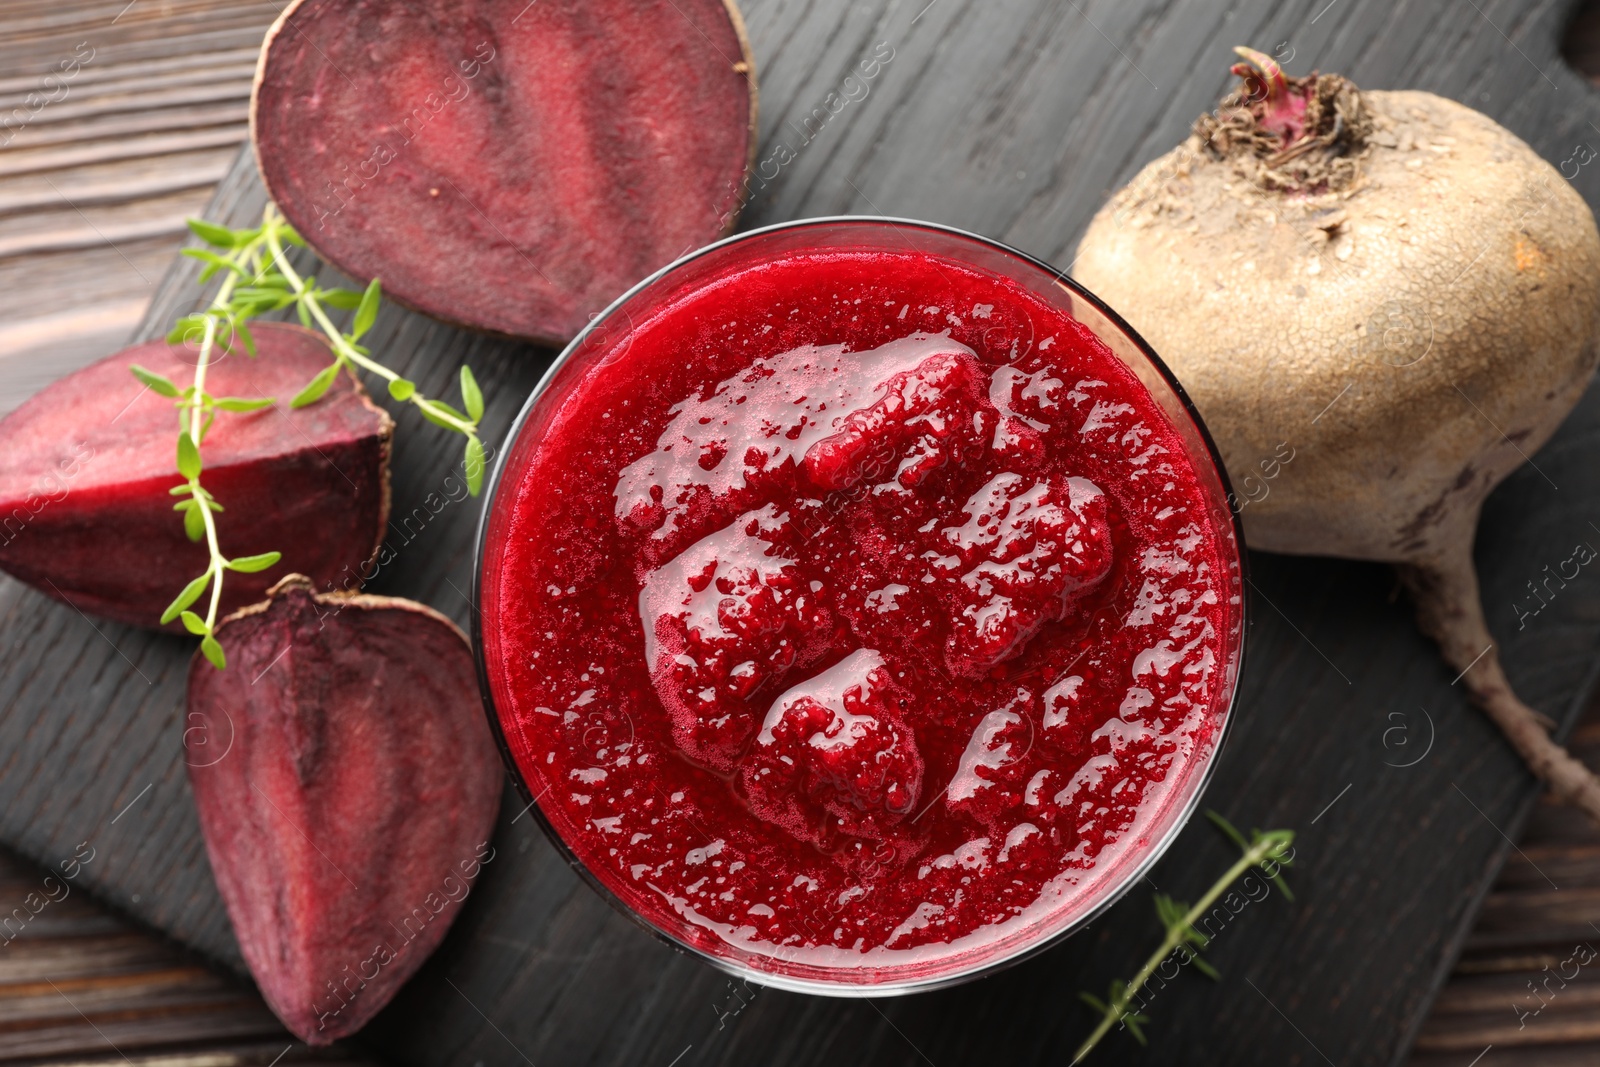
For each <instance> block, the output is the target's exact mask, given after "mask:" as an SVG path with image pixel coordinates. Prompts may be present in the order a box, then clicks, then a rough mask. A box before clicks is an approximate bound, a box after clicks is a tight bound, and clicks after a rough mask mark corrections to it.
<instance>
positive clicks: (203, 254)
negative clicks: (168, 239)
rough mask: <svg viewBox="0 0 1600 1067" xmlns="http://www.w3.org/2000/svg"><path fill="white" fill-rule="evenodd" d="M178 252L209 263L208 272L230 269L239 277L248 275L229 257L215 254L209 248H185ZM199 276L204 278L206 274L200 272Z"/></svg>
mask: <svg viewBox="0 0 1600 1067" xmlns="http://www.w3.org/2000/svg"><path fill="white" fill-rule="evenodd" d="M180 254H181V255H185V256H188V257H189V258H191V259H198V260H200V261H201V262H202V263H209V264H211V267H210V273H212V274H214V273H216V272H217V271H219V270H231V271H233V272H234V273H235V274H237V275H238V276H239V277H241V278H244V277H248V275H246V274H245V272H244V268H243V267H241V266H239V264H237V263H235V262H233V260H231V259H225V258H223V257H222V256H219V255H217V254H216V253H215V252H213V251H211V250H210V249H209V248H185V249H183V251H182V252H181V253H180ZM201 277H202V278H204V277H207V275H205V274H202V275H201Z"/></svg>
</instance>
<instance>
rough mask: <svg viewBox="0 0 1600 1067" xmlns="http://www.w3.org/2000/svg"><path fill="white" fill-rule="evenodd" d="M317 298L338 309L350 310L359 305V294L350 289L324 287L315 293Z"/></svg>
mask: <svg viewBox="0 0 1600 1067" xmlns="http://www.w3.org/2000/svg"><path fill="white" fill-rule="evenodd" d="M317 299H319V300H321V301H322V302H323V303H324V304H327V305H328V306H329V307H331V308H338V309H339V310H340V311H351V310H354V309H355V308H358V307H360V306H361V294H360V293H357V292H354V291H353V290H350V289H324V290H322V292H320V293H318V294H317Z"/></svg>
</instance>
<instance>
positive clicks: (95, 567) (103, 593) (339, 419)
mask: <svg viewBox="0 0 1600 1067" xmlns="http://www.w3.org/2000/svg"><path fill="white" fill-rule="evenodd" d="M252 333H253V335H254V337H255V341H256V346H257V351H258V355H257V356H256V358H254V359H252V358H250V357H248V356H245V355H243V354H229V355H224V356H223V357H221V358H220V359H219V360H217V361H216V362H214V363H213V364H212V365H211V367H210V368H209V370H208V371H207V378H206V391H207V392H209V393H210V394H211V395H212V396H216V397H223V396H242V397H268V396H270V397H276V398H277V400H278V403H277V404H276V405H274V406H273V407H271V408H267V409H264V410H262V411H257V412H251V413H233V412H219V413H218V414H217V418H216V422H215V423H213V424H212V426H211V430H210V432H209V433H207V435H206V439H205V444H204V448H203V458H204V461H205V473H204V474H203V476H202V483H203V484H204V485H205V486H206V488H207V489H208V490H210V491H211V493H212V494H213V495H214V496H215V497H216V498H217V501H218V502H219V503H221V504H222V506H223V507H224V509H225V510H224V511H223V512H222V513H221V514H219V515H218V516H217V517H216V518H217V528H218V535H219V538H220V541H221V545H222V550H223V551H224V552H226V553H227V554H228V556H229V557H230V558H237V557H239V556H248V555H254V554H256V553H260V552H271V551H277V552H282V553H283V560H282V562H281V563H280V564H279V566H277V567H274V568H271V569H269V570H268V571H266V572H263V573H257V574H237V573H230V574H229V575H228V577H227V581H226V582H225V583H224V586H223V597H222V604H223V609H224V611H232V610H234V609H236V608H238V607H242V606H243V605H245V604H249V603H252V602H254V601H257V600H260V599H261V597H262V596H263V595H264V594H265V592H266V590H267V588H268V587H269V586H271V585H272V584H273V583H274V582H275V581H277V580H278V579H279V578H280V577H282V576H283V574H285V573H286V572H288V571H290V570H296V571H300V572H301V573H304V574H307V575H309V576H310V577H311V578H312V579H313V580H314V581H315V582H317V584H318V586H319V587H323V588H328V587H333V586H335V585H336V586H338V587H339V588H347V587H352V586H354V585H356V584H359V581H358V577H357V576H358V572H359V570H360V568H361V565H362V564H363V563H365V562H366V561H367V560H368V559H370V558H371V556H372V554H373V552H374V551H376V549H377V545H378V542H379V541H380V540H381V539H382V534H383V526H384V523H385V522H386V521H387V519H388V514H389V435H390V430H391V428H392V426H393V423H392V422H391V420H390V419H389V416H388V415H387V414H385V413H384V412H383V410H382V409H380V408H378V407H376V406H375V405H373V403H372V402H371V401H370V400H369V399H367V395H366V393H365V391H364V390H363V389H362V388H361V386H360V385H359V384H358V383H357V382H356V381H355V379H354V378H353V377H351V376H349V375H340V376H339V378H338V379H337V380H336V381H335V383H334V385H333V387H332V388H330V389H329V390H328V392H327V393H326V394H325V395H324V396H323V398H322V399H321V400H319V401H317V403H315V404H313V405H311V406H310V407H305V408H301V409H299V410H292V409H290V407H289V398H291V397H293V396H294V395H295V394H296V393H298V392H299V391H300V390H301V389H302V388H303V387H304V386H305V384H306V383H307V382H308V381H310V380H311V378H312V377H313V376H314V375H315V374H316V373H317V372H318V371H319V370H321V369H322V368H323V367H325V366H327V365H328V363H329V361H330V360H331V359H332V358H333V357H332V355H331V354H330V353H329V351H328V346H327V345H326V344H325V343H324V342H323V341H322V339H321V337H320V335H318V334H313V333H311V332H310V331H308V330H303V329H301V328H300V327H298V326H281V325H272V324H267V323H260V324H257V325H256V326H254V327H253V328H252ZM134 363H137V364H139V365H141V366H143V367H146V368H148V369H150V370H153V371H155V372H156V373H158V374H162V375H165V376H166V377H167V378H169V379H171V380H172V381H173V382H174V383H176V384H177V385H178V387H179V388H184V387H186V386H188V385H189V384H190V383H192V382H193V380H194V354H193V353H192V352H191V351H189V350H187V349H185V348H183V347H182V346H172V345H168V344H166V343H165V342H161V341H152V342H150V343H148V344H143V345H136V346H134V347H133V348H128V349H124V350H123V351H121V352H118V353H117V354H116V355H114V356H111V357H109V358H107V359H104V360H101V361H100V362H99V363H96V364H94V365H92V366H89V367H86V368H84V369H83V370H81V371H78V372H77V373H76V374H72V375H70V376H68V377H66V378H63V379H61V380H60V381H58V382H56V383H54V384H53V385H50V386H49V387H47V388H45V389H44V390H43V391H41V392H40V393H38V394H37V395H36V396H34V397H33V398H32V399H30V400H29V401H28V402H27V403H25V404H23V405H22V406H21V407H20V408H18V409H17V410H16V411H14V412H12V413H11V414H10V415H9V416H7V417H6V419H5V420H4V421H3V422H0V568H3V569H4V570H5V571H7V572H8V573H10V574H11V575H13V576H14V577H16V578H18V579H20V580H22V581H24V582H27V583H28V584H29V585H32V586H33V587H34V588H36V589H38V590H40V591H41V592H43V593H46V594H48V595H50V596H53V597H57V598H59V599H64V600H66V601H67V602H68V603H70V604H72V605H73V606H74V607H76V608H78V609H79V610H81V611H85V612H88V613H90V614H94V615H101V616H104V617H106V618H109V619H116V620H118V621H120V622H126V623H132V624H133V625H136V626H150V627H154V626H157V625H158V624H159V621H160V618H161V612H162V611H163V609H165V608H166V606H167V605H168V604H169V603H170V602H171V601H172V599H173V597H175V596H177V595H178V593H179V591H180V590H182V589H183V587H184V586H185V585H187V584H188V583H189V581H190V580H191V579H192V578H194V577H196V576H197V575H199V574H200V573H201V572H202V571H204V570H205V568H206V565H207V562H208V560H209V555H208V553H207V549H206V545H205V543H204V542H203V541H202V542H200V543H198V544H197V543H195V542H192V541H190V540H189V539H188V537H187V536H185V534H184V532H183V516H182V515H180V514H179V513H178V512H175V511H173V510H172V505H173V503H174V502H175V501H176V500H177V498H176V497H173V496H170V495H169V494H168V493H167V490H168V489H170V488H171V487H173V486H175V485H178V484H180V483H181V482H182V481H183V479H182V478H181V477H180V476H179V475H178V472H177V466H176V460H175V456H176V451H177V440H178V413H177V410H176V409H175V408H174V407H173V401H172V400H170V399H168V398H166V397H163V396H161V395H160V394H158V393H156V392H155V391H153V390H150V389H146V388H145V387H144V386H143V385H141V384H140V383H139V381H138V380H137V379H136V378H134V376H133V375H132V374H131V373H129V371H128V367H129V366H130V365H131V364H134ZM169 629H174V630H178V629H181V627H180V626H179V625H178V624H177V623H173V624H172V625H171V626H170V627H169Z"/></svg>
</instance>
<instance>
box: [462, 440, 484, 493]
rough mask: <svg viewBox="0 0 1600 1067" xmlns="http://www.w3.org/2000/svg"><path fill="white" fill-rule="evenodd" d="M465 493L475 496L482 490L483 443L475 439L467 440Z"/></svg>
mask: <svg viewBox="0 0 1600 1067" xmlns="http://www.w3.org/2000/svg"><path fill="white" fill-rule="evenodd" d="M466 474H467V492H469V493H471V494H472V495H473V496H477V495H478V493H479V492H481V491H482V490H483V442H482V441H480V440H478V439H477V438H476V437H469V438H467V459H466Z"/></svg>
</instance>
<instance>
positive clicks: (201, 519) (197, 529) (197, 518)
mask: <svg viewBox="0 0 1600 1067" xmlns="http://www.w3.org/2000/svg"><path fill="white" fill-rule="evenodd" d="M183 532H184V533H185V534H187V535H188V536H189V540H191V541H198V540H200V539H201V538H202V537H204V536H205V535H206V516H205V512H204V511H201V510H200V509H199V508H190V509H189V510H188V511H185V512H184V513H183Z"/></svg>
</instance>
